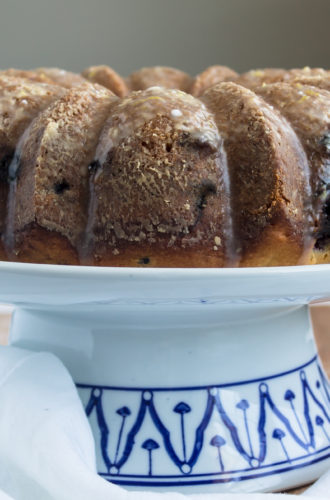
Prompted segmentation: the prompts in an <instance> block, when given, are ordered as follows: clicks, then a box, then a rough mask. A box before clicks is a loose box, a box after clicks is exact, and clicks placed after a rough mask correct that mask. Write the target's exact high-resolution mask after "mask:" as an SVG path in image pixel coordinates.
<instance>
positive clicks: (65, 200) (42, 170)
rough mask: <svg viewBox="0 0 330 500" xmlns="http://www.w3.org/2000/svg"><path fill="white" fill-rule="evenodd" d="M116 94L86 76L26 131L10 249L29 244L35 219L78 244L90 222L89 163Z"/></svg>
mask: <svg viewBox="0 0 330 500" xmlns="http://www.w3.org/2000/svg"><path fill="white" fill-rule="evenodd" d="M114 99H116V98H115V97H114V96H113V94H112V93H111V92H110V91H108V90H107V89H105V88H103V87H100V86H95V85H92V84H90V83H87V82H86V83H84V84H83V85H81V86H79V87H74V88H72V89H71V90H69V91H68V92H66V94H65V95H64V96H63V97H61V98H59V99H57V100H56V102H55V103H54V104H53V105H52V106H50V107H48V108H47V109H46V110H45V111H44V112H43V113H41V114H40V115H39V117H38V118H37V120H35V121H34V122H33V123H32V125H31V127H30V128H29V129H27V131H26V132H25V134H24V136H23V139H21V145H20V152H19V162H18V172H17V176H16V177H15V178H14V179H13V180H12V183H11V184H12V188H11V189H10V194H9V203H8V219H9V222H10V223H9V224H7V231H6V238H5V243H6V244H7V248H8V251H9V252H11V254H15V253H17V252H18V251H20V247H21V246H22V245H23V246H24V245H25V244H26V242H24V241H23V240H22V236H23V235H24V237H25V239H27V236H26V234H25V232H24V229H25V227H27V226H28V225H30V224H37V225H38V226H40V227H41V228H45V229H47V230H49V231H54V232H56V233H59V234H62V235H63V236H65V237H66V238H67V239H68V241H69V242H70V243H71V244H72V245H73V246H76V245H77V241H78V240H79V238H80V237H81V235H82V233H83V230H84V227H85V224H86V209H87V207H86V198H87V197H88V165H89V163H90V162H91V160H92V159H93V156H94V152H95V148H96V145H97V141H98V137H99V134H100V132H101V128H102V126H103V123H104V121H105V119H106V118H107V115H108V111H109V108H110V104H111V102H112V101H113V100H114ZM31 238H32V235H30V237H29V239H30V240H31Z"/></svg>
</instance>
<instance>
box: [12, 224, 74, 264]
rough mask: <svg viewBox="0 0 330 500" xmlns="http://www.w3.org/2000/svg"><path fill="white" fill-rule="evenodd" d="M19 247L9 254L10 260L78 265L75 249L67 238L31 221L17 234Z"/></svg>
mask: <svg viewBox="0 0 330 500" xmlns="http://www.w3.org/2000/svg"><path fill="white" fill-rule="evenodd" d="M17 239H18V240H19V241H20V245H19V247H17V248H16V250H15V252H12V253H11V255H10V260H12V261H17V262H30V263H33V264H64V265H78V264H79V258H78V253H77V251H76V250H75V249H74V248H73V246H72V245H71V244H70V243H69V241H68V239H67V238H65V237H64V236H62V235H61V234H59V233H57V232H56V231H48V230H47V229H45V228H44V227H40V226H39V225H38V224H36V223H33V224H29V225H27V226H26V227H25V228H24V230H22V232H21V233H20V234H19V235H18V237H17Z"/></svg>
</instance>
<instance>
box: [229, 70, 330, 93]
mask: <svg viewBox="0 0 330 500" xmlns="http://www.w3.org/2000/svg"><path fill="white" fill-rule="evenodd" d="M306 78H312V79H314V82H315V83H317V82H319V83H320V85H322V84H324V83H322V82H325V81H327V82H329V79H330V71H327V70H325V69H322V68H309V67H308V66H306V67H305V68H295V69H290V70H286V69H281V68H265V69H254V70H250V71H247V72H246V73H243V74H241V75H239V76H238V77H237V78H236V79H235V80H234V81H235V82H236V83H238V84H239V85H242V86H243V87H246V88H249V89H251V90H254V89H256V88H257V87H260V86H262V85H263V84H265V83H276V82H284V83H290V82H291V81H296V82H299V81H300V82H301V83H304V80H305V79H306ZM317 86H318V85H317Z"/></svg>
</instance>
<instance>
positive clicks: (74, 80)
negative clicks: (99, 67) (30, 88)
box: [33, 68, 85, 89]
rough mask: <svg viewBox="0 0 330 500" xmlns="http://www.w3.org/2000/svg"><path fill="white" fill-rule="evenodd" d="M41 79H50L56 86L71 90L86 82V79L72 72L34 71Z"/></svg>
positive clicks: (54, 69) (56, 69)
mask: <svg viewBox="0 0 330 500" xmlns="http://www.w3.org/2000/svg"><path fill="white" fill-rule="evenodd" d="M33 71H35V72H36V73H37V75H39V76H40V77H41V78H48V79H50V80H51V82H52V83H53V84H54V85H60V86H61V87H64V88H67V89H70V88H71V87H76V86H77V85H81V84H82V83H84V82H85V78H83V77H82V76H81V75H78V74H77V73H72V71H66V70H64V69H60V68H36V69H35V70H33Z"/></svg>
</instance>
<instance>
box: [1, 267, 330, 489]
mask: <svg viewBox="0 0 330 500" xmlns="http://www.w3.org/2000/svg"><path fill="white" fill-rule="evenodd" d="M329 296H330V265H323V266H321V265H320V266H305V267H290V268H259V269H131V268H126V269H125V268H96V267H93V268H92V267H67V266H49V265H36V264H17V263H4V262H3V263H0V301H1V302H5V303H12V304H14V305H15V306H16V309H15V312H14V318H13V323H12V328H11V344H12V345H15V346H18V347H23V348H28V349H34V350H48V351H51V352H53V353H54V354H56V355H57V356H58V357H59V358H60V359H61V360H62V361H63V363H64V364H65V365H66V366H67V368H68V369H69V371H70V372H71V374H72V376H73V379H74V380H75V382H76V384H77V387H78V390H79V393H80V395H81V398H82V401H83V403H84V405H85V408H86V413H87V415H88V418H89V420H90V423H91V426H92V428H93V432H94V436H95V442H96V447H97V459H98V470H99V473H100V474H101V475H102V476H104V477H105V478H106V479H109V480H111V481H113V482H115V483H117V484H119V485H123V486H124V487H127V488H133V489H139V488H143V489H153V490H172V491H173V490H178V491H181V492H190V493H200V492H223V491H226V492H238V491H275V490H279V489H282V488H289V487H295V486H298V485H300V484H303V483H307V482H309V481H312V480H314V479H316V478H317V477H318V476H319V475H320V474H321V473H322V472H323V471H325V470H326V469H327V468H329V467H330V392H329V384H328V380H327V378H326V376H325V374H324V372H323V370H322V366H321V364H320V361H319V359H318V357H317V355H316V349H315V344H314V340H313V332H312V327H311V323H310V320H309V313H308V306H307V304H308V303H310V302H311V301H312V300H317V299H324V298H326V297H329Z"/></svg>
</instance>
